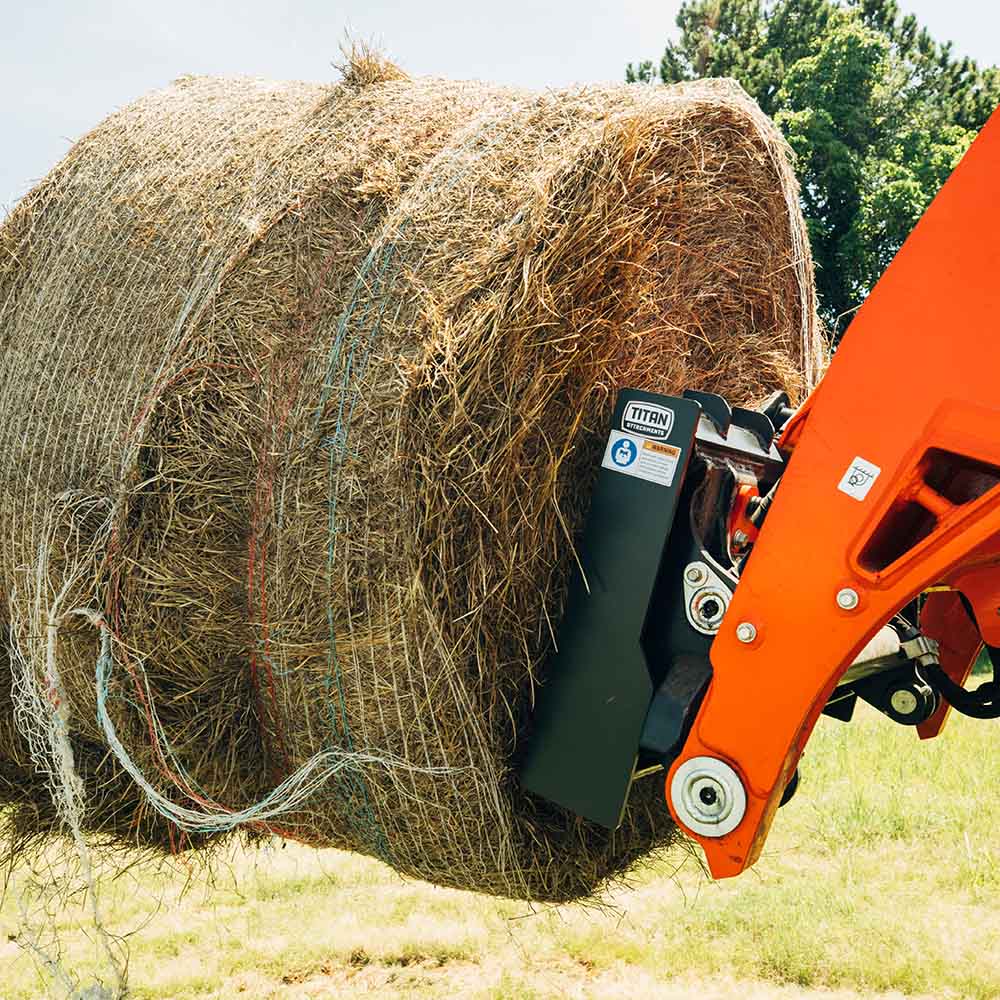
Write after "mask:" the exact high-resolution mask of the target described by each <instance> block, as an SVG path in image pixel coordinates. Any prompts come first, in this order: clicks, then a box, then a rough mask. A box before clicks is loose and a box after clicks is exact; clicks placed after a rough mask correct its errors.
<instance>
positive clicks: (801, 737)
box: [667, 113, 1000, 877]
mask: <svg viewBox="0 0 1000 1000" xmlns="http://www.w3.org/2000/svg"><path fill="white" fill-rule="evenodd" d="M998 177H1000V113H998V114H994V116H993V117H992V118H991V119H990V121H989V123H988V124H987V125H986V126H985V127H984V129H983V130H982V132H981V134H980V136H979V138H978V139H977V140H976V142H975V143H974V144H973V146H972V147H971V149H970V150H969V152H968V153H967V155H966V156H965V158H964V159H963V160H962V162H961V164H960V165H959V166H958V168H957V169H956V170H955V172H954V174H953V175H952V177H951V178H950V179H949V181H948V183H947V184H946V185H945V186H944V188H943V189H942V191H941V193H940V194H939V195H938V197H937V198H936V199H935V201H934V203H933V204H932V205H931V207H930V208H929V209H928V211H927V213H926V214H925V216H924V218H923V219H922V220H921V222H920V223H919V224H918V226H917V227H916V229H915V230H914V232H913V234H912V235H911V237H910V239H909V240H908V241H907V242H906V244H905V246H904V247H903V248H902V250H901V251H900V252H899V254H898V255H897V257H896V259H895V260H894V261H893V263H892V264H891V266H890V267H889V269H888V270H887V271H886V273H885V275H884V277H883V278H882V280H881V281H880V282H879V283H878V286H877V287H876V288H875V289H874V290H873V292H872V293H871V295H870V296H869V298H868V300H867V302H866V303H865V305H864V307H863V308H862V309H861V311H860V312H859V313H858V315H857V317H856V319H855V321H854V322H853V324H852V325H851V329H850V331H849V333H848V335H847V336H846V338H845V340H844V342H843V343H842V345H841V346H840V348H839V350H838V351H837V354H836V356H835V357H834V359H833V362H832V364H831V365H830V368H829V370H828V372H827V373H826V375H825V377H824V378H823V381H822V383H821V384H820V385H819V387H818V388H817V389H816V391H815V392H814V393H813V394H812V396H811V397H810V399H809V400H808V401H807V403H806V406H805V407H804V408H803V409H802V410H801V411H800V413H799V414H797V415H796V417H795V418H793V420H792V422H791V424H790V425H789V427H788V429H787V430H786V432H785V434H784V436H783V440H782V447H783V448H784V449H785V450H786V451H787V450H791V456H790V459H789V462H788V466H787V469H786V472H785V474H784V477H783V478H782V481H781V483H780V485H779V487H778V490H777V492H776V495H775V499H774V502H773V504H772V506H771V509H770V512H769V514H768V517H767V520H766V522H765V524H764V525H763V528H762V530H761V532H760V536H759V539H758V541H757V544H756V545H755V547H754V550H753V552H752V554H751V556H750V558H749V560H748V563H747V565H746V567H745V569H744V571H743V574H742V577H741V580H740V582H739V585H738V586H737V588H736V592H735V594H734V597H733V600H732V602H731V604H730V607H729V609H728V611H727V613H726V618H725V620H724V622H723V625H722V628H721V630H720V632H719V634H718V636H717V637H716V639H715V642H714V643H713V645H712V650H711V658H712V664H713V670H714V676H713V680H712V683H711V685H710V687H709V690H708V692H707V694H706V697H705V700H704V702H703V704H702V706H701V709H700V711H699V713H698V716H697V718H696V720H695V722H694V725H693V726H692V729H691V731H690V733H689V736H688V739H687V741H686V743H685V746H684V749H683V752H682V753H681V755H680V757H679V758H678V760H677V761H676V762H675V764H674V765H673V767H672V768H671V770H670V772H669V774H668V776H667V789H668V794H667V801H668V803H670V794H669V790H670V784H671V780H672V778H673V775H674V774H675V772H676V770H677V768H678V767H679V766H680V765H681V764H683V763H684V762H685V761H687V760H689V759H691V758H692V757H698V756H708V757H714V758H717V759H720V760H722V761H725V762H727V763H728V764H729V765H730V766H731V767H733V768H734V769H735V770H736V772H737V774H738V775H739V777H740V779H741V781H742V783H743V785H744V788H745V790H746V795H747V807H746V812H745V814H744V816H743V819H742V821H741V822H740V824H739V826H737V827H736V829H734V830H733V831H732V832H731V833H729V834H727V835H725V836H723V837H715V838H712V837H705V836H696V835H694V834H692V836H695V839H697V840H698V841H699V842H700V843H701V845H702V847H703V848H704V850H705V855H706V859H707V861H708V864H709V867H710V868H711V870H712V873H713V874H714V875H715V876H716V877H724V876H729V875H736V874H738V873H739V872H741V871H743V869H745V868H746V867H747V866H748V865H750V864H752V863H753V862H754V861H755V860H756V858H757V857H758V855H759V854H760V851H761V849H762V847H763V844H764V840H765V838H766V836H767V832H768V829H769V827H770V824H771V820H772V818H773V816H774V813H775V810H776V809H777V806H778V802H779V800H780V798H781V795H782V792H783V790H784V788H785V785H786V783H787V782H788V780H789V778H790V777H791V775H792V774H793V773H794V769H795V767H796V765H797V763H798V760H799V756H800V754H801V753H802V750H803V748H804V746H805V743H806V740H807V739H808V738H809V735H810V733H811V731H812V729H813V726H814V724H815V722H816V719H817V718H818V716H819V714H820V712H821V711H822V709H823V707H824V705H825V704H826V702H827V699H828V697H829V695H830V693H831V692H832V691H833V689H834V687H835V686H836V684H837V682H838V680H839V678H840V677H841V675H842V674H843V672H844V671H845V670H846V668H847V667H848V666H849V665H850V664H851V662H852V661H853V660H854V658H855V657H856V656H857V654H858V652H859V651H860V650H861V649H862V647H863V646H864V645H865V643H866V642H867V641H868V639H869V638H870V637H871V636H872V635H873V634H874V633H875V632H876V630H878V629H879V628H880V627H881V626H882V625H883V624H884V623H885V622H886V621H887V620H888V619H889V618H890V617H891V616H892V615H893V614H894V613H895V612H896V611H897V610H899V609H900V608H902V607H903V606H904V605H906V604H907V603H908V602H909V601H911V600H913V599H914V598H915V597H916V596H917V595H919V594H920V593H922V592H923V591H924V590H926V589H927V588H929V587H931V586H933V585H939V584H948V585H952V586H954V587H957V588H960V589H962V590H963V591H965V592H966V593H967V594H968V597H969V599H970V601H971V603H972V606H973V607H974V609H975V611H976V618H977V620H978V621H979V623H980V625H981V626H982V629H983V635H984V637H985V638H986V639H987V641H989V642H990V643H991V644H994V643H996V642H998V641H1000V617H998V615H997V609H998V608H1000V487H998V486H997V484H998V483H1000V401H998V391H997V382H998V376H1000V330H998V329H997V327H998V319H997V317H998V316H1000V277H998V276H1000V198H998V197H997V185H998ZM852 469H854V470H855V473H854V483H853V485H852V484H850V483H849V482H848V480H850V477H851V470H852ZM872 470H877V471H875V472H873V471H872ZM845 490H846V492H845ZM842 591H843V592H849V591H850V592H853V593H854V594H856V595H857V602H856V604H855V605H854V606H850V607H843V606H841V604H840V603H838V594H840V593H841V592H842ZM851 602H852V599H851V598H850V596H849V595H848V597H846V598H845V599H844V603H846V604H848V605H850V604H851ZM939 603H940V602H939V601H938V600H936V599H935V600H934V601H933V604H932V617H934V616H938V615H940V616H941V617H940V618H939V619H938V618H935V621H934V622H931V621H930V620H928V624H929V625H930V627H931V630H932V631H933V630H937V631H938V632H939V638H940V637H941V634H942V630H945V631H946V630H948V629H949V628H950V624H949V623H951V622H952V616H953V614H954V605H953V604H949V605H948V606H944V604H941V607H940V609H939V610H938V609H934V605H938V604H939ZM741 623H750V624H752V625H753V626H754V630H755V632H754V635H755V637H754V638H753V639H752V641H749V642H741V641H740V640H739V638H738V637H737V628H738V626H739V625H740V624H741ZM742 634H743V636H744V637H746V636H747V635H749V634H750V630H748V629H746V628H744V629H743V630H742ZM956 636H957V637H956V638H955V643H956V649H955V652H954V656H955V658H956V662H953V663H952V665H951V667H950V668H949V669H950V671H951V672H952V676H956V677H957V676H958V674H959V673H961V672H962V669H964V668H962V669H960V664H959V663H958V662H957V661H958V660H961V659H962V657H965V658H966V663H968V660H969V659H971V651H970V648H969V641H968V636H967V635H966V634H965V633H956ZM949 642H950V639H949ZM947 655H949V656H951V655H952V654H950V653H949V654H947ZM942 721H943V720H942ZM675 818H676V814H675ZM681 825H682V826H683V824H681ZM689 832H690V831H689Z"/></svg>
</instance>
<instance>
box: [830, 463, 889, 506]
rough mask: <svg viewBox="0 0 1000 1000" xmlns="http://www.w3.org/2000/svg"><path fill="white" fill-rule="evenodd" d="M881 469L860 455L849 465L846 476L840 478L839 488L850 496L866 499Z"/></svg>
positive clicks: (856, 498)
mask: <svg viewBox="0 0 1000 1000" xmlns="http://www.w3.org/2000/svg"><path fill="white" fill-rule="evenodd" d="M881 471H882V470H881V469H880V468H879V467H878V466H877V465H873V464H872V463H871V462H869V461H867V460H866V459H864V458H862V457H861V456H860V455H858V457H857V458H855V459H854V461H853V462H851V464H850V465H849V466H848V467H847V472H845V473H844V478H843V479H841V480H840V485H839V486H838V487H837V489H838V490H840V492H841V493H846V494H847V495H848V496H849V497H854V499H855V500H864V498H865V497H866V496H868V491H869V490H870V489H871V488H872V486H873V485H874V483H875V480H876V479H878V476H879V473H880V472H881Z"/></svg>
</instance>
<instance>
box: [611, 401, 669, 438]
mask: <svg viewBox="0 0 1000 1000" xmlns="http://www.w3.org/2000/svg"><path fill="white" fill-rule="evenodd" d="M673 426H674V411H673V410H668V409H667V408H666V407H665V406H660V405H659V404H658V403H643V402H641V401H640V400H633V401H632V402H631V403H629V404H628V405H627V406H626V407H625V413H624V415H623V416H622V430H623V431H631V433H633V434H641V435H642V436H643V437H648V438H658V439H660V440H665V439H666V438H668V437H670V430H671V428H672V427H673Z"/></svg>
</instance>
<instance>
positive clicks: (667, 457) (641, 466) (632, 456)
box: [601, 431, 681, 486]
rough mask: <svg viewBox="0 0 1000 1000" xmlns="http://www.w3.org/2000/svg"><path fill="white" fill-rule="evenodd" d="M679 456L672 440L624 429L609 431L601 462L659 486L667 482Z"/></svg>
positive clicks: (669, 480) (678, 449)
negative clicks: (668, 440)
mask: <svg viewBox="0 0 1000 1000" xmlns="http://www.w3.org/2000/svg"><path fill="white" fill-rule="evenodd" d="M680 457H681V450H680V448H677V447H675V446H674V445H672V444H664V443H663V442H662V441H650V440H649V439H648V438H644V437H639V436H638V435H635V434H626V433H625V432H624V431H612V432H611V436H610V437H609V438H608V446H607V448H606V449H605V451H604V461H603V462H601V465H602V467H603V468H605V469H610V470H611V471H612V472H622V473H624V474H625V475H626V476H635V477H636V478H638V479H645V480H646V481H647V482H650V483H657V484H658V485H660V486H670V485H672V484H673V481H674V474H675V473H676V471H677V463H678V461H679V460H680Z"/></svg>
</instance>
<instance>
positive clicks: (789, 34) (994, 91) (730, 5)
mask: <svg viewBox="0 0 1000 1000" xmlns="http://www.w3.org/2000/svg"><path fill="white" fill-rule="evenodd" d="M677 24H678V27H679V28H680V37H679V39H678V40H677V41H676V42H670V43H668V45H667V47H666V50H665V51H664V53H663V57H662V58H661V60H660V65H659V67H658V70H657V71H654V67H653V64H652V62H650V61H646V62H642V63H639V64H638V65H636V66H633V65H631V64H630V65H629V66H628V68H627V70H626V79H628V80H630V81H633V82H640V81H646V82H649V81H652V80H653V79H654V77H656V76H658V77H659V79H661V80H662V81H664V82H667V83H672V82H676V81H679V80H689V79H695V78H697V77H702V76H731V77H734V78H735V79H737V80H738V81H739V82H740V83H741V84H742V85H743V87H744V89H746V90H747V92H748V93H750V94H751V96H753V97H754V98H756V100H757V101H758V102H759V103H760V106H761V108H762V109H763V110H764V111H765V112H766V113H767V114H769V115H771V116H772V117H773V118H774V120H775V122H776V123H777V125H778V126H779V128H781V130H782V131H783V133H784V134H785V137H786V138H787V139H788V142H789V144H790V145H791V147H792V149H793V151H794V152H795V155H796V160H797V169H798V174H799V179H800V181H801V185H802V205H803V210H804V213H805V216H806V222H807V225H808V227H809V234H810V239H811V242H812V248H813V256H814V258H815V260H816V266H817V275H816V277H817V288H818V292H819V298H820V304H821V311H822V313H823V316H824V318H825V319H826V321H827V322H828V323H829V324H830V325H831V327H833V329H834V330H835V332H842V330H843V328H844V327H845V325H846V322H845V321H846V320H847V319H848V318H849V317H850V315H851V314H852V313H853V311H854V309H856V308H857V306H858V305H860V303H861V302H862V301H863V300H864V298H865V296H866V295H867V293H868V291H869V290H870V289H871V286H872V285H873V284H874V282H875V281H877V280H878V278H879V276H880V275H881V274H882V272H883V271H884V270H885V267H886V266H887V264H888V263H889V261H890V260H891V259H892V257H893V256H894V255H895V253H896V251H897V250H898V249H899V247H900V245H901V244H902V242H903V240H904V239H905V238H906V236H907V235H908V234H909V232H910V230H911V229H912V228H913V226H914V225H915V223H916V222H917V220H918V219H919V218H920V216H921V215H922V214H923V211H924V209H925V208H926V207H927V205H928V204H929V203H930V200H931V199H932V198H933V197H934V195H935V194H936V193H937V191H938V189H939V188H940V186H941V185H942V184H943V183H944V181H945V179H946V178H947V176H948V174H949V173H950V172H951V170H952V169H953V168H954V166H955V164H956V163H957V162H958V160H959V159H960V158H961V156H962V154H963V153H964V152H965V150H966V149H967V148H968V146H969V143H970V142H971V141H972V139H973V138H974V136H975V133H976V131H977V130H978V129H979V128H981V127H982V125H983V124H984V122H985V121H986V119H987V118H988V117H989V114H990V113H991V112H992V111H993V109H994V108H995V107H996V105H997V104H998V103H1000V71H998V70H997V69H995V68H990V69H986V70H980V69H979V67H978V66H977V65H976V64H975V62H973V61H972V60H970V59H959V58H957V57H955V56H954V54H953V53H952V48H951V45H950V43H949V44H947V45H940V44H938V43H937V42H935V41H934V40H933V39H932V38H931V37H930V35H929V34H928V33H927V31H926V30H922V29H920V28H919V25H918V23H917V21H916V18H914V17H913V16H907V17H902V18H901V17H900V14H899V10H898V6H897V4H896V2H895V0H687V2H686V3H685V4H684V5H683V7H682V9H681V11H680V14H679V15H678V18H677Z"/></svg>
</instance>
